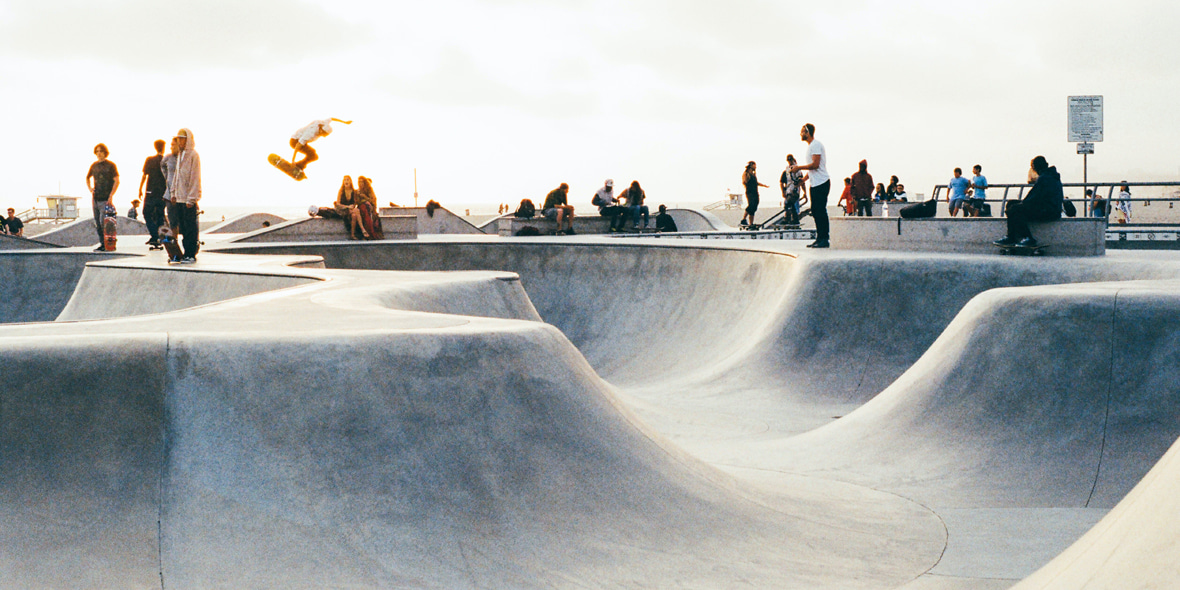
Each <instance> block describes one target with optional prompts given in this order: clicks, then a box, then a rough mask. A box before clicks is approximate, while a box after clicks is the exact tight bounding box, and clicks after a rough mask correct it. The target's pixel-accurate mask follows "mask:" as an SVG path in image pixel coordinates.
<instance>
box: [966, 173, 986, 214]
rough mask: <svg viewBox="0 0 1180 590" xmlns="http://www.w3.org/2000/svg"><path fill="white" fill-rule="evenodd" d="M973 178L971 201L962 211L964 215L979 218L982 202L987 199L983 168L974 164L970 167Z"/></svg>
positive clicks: (981, 211)
mask: <svg viewBox="0 0 1180 590" xmlns="http://www.w3.org/2000/svg"><path fill="white" fill-rule="evenodd" d="M971 172H972V173H974V174H975V176H972V177H971V199H970V200H969V201H968V202H967V206H966V207H965V208H964V209H963V214H964V215H971V216H972V217H979V216H980V215H981V214H982V213H983V205H984V201H985V200H986V199H987V177H986V176H984V175H983V166H980V165H979V164H976V165H975V166H972V167H971Z"/></svg>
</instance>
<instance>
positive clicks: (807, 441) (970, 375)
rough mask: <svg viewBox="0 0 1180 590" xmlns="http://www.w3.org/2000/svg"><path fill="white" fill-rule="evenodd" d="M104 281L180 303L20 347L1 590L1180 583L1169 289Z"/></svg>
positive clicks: (645, 253) (617, 244)
mask: <svg viewBox="0 0 1180 590" xmlns="http://www.w3.org/2000/svg"><path fill="white" fill-rule="evenodd" d="M18 254H19V253H14V254H12V255H11V256H17V255H18ZM242 254H252V255H251V256H244V255H242ZM24 255H25V256H31V254H24ZM75 255H79V256H80V255H82V253H75ZM6 256H7V255H6ZM4 260H5V256H0V262H3V261H4ZM456 271H460V272H456ZM79 274H81V273H79ZM168 274H172V275H176V276H173V277H169V278H164V277H163V276H161V275H168ZM185 274H188V275H194V276H193V277H188V276H182V275H185ZM104 275H106V276H104ZM195 275H201V276H195ZM218 276H220V280H214V279H215V278H216V277H218ZM517 277H519V279H518V278H517ZM194 281H195V282H194ZM74 282H75V283H76V286H77V288H76V290H75V291H76V292H75V295H74V297H75V298H76V299H78V300H79V305H81V304H82V300H85V301H86V302H87V303H86V305H88V306H90V305H92V304H93V302H94V301H100V302H101V301H104V300H105V301H111V302H115V301H120V302H121V301H123V300H124V299H135V298H136V295H137V294H143V295H147V296H148V297H147V299H149V300H151V301H150V302H149V303H142V302H141V303H118V304H112V305H111V307H110V311H111V312H113V313H111V315H114V316H118V317H113V318H111V319H105V320H86V321H78V320H71V321H66V320H65V318H63V321H58V322H46V323H36V324H20V325H11V326H0V359H3V366H4V367H5V374H6V375H7V376H12V377H13V379H11V383H13V384H14V386H13V387H10V388H9V389H6V390H4V391H2V392H0V437H3V440H4V445H3V450H2V451H0V461H3V464H0V470H2V471H3V472H4V473H6V474H12V475H11V476H10V477H6V478H4V479H3V480H0V493H3V494H4V497H5V498H6V501H5V502H4V503H3V505H2V506H0V519H3V522H4V523H6V526H3V527H0V540H2V541H3V542H0V585H4V586H11V587H63V588H99V587H112V586H117V587H170V588H215V587H226V588H229V587H233V588H271V587H294V588H303V587H358V588H388V587H412V588H428V587H446V588H486V587H496V588H499V587H512V588H533V587H536V588H541V587H545V588H552V587H561V588H588V587H589V588H607V587H612V588H614V587H619V588H685V587H688V588H731V587H765V588H817V587H822V588H906V589H918V590H929V589H934V588H939V589H943V590H947V589H965V588H973V589H991V588H1006V587H1009V586H1011V585H1012V584H1015V583H1017V582H1018V581H1019V580H1020V579H1021V578H1024V577H1025V576H1029V575H1030V574H1032V577H1031V578H1029V580H1028V581H1027V582H1026V584H1033V583H1036V584H1040V585H1034V586H1028V587H1054V588H1056V587H1062V588H1065V587H1082V584H1080V583H1076V582H1077V581H1082V582H1084V583H1088V584H1091V586H1086V587H1101V588H1106V587H1109V588H1122V587H1164V586H1167V582H1168V581H1169V580H1174V579H1176V577H1175V576H1176V573H1175V569H1174V563H1175V561H1174V559H1171V558H1174V554H1173V553H1172V549H1173V548H1174V547H1175V546H1176V541H1177V539H1178V535H1177V533H1175V532H1174V531H1175V530H1177V529H1176V527H1174V526H1169V524H1170V520H1169V519H1170V518H1171V516H1170V515H1171V514H1172V513H1173V512H1175V510H1172V509H1170V506H1171V504H1170V503H1174V502H1173V500H1172V499H1171V498H1172V497H1174V496H1175V493H1174V492H1175V490H1174V489H1173V488H1174V486H1173V485H1172V480H1174V479H1175V478H1171V477H1170V474H1171V473H1172V472H1173V471H1175V470H1173V469H1171V468H1170V465H1171V463H1170V462H1169V461H1171V459H1170V457H1172V456H1173V455H1174V452H1169V453H1170V454H1168V455H1166V456H1165V452H1168V451H1167V450H1168V448H1169V446H1171V445H1172V444H1173V442H1174V441H1175V440H1176V437H1177V435H1180V419H1177V416H1178V415H1180V412H1177V409H1178V408H1177V403H1180V395H1178V394H1177V391H1176V389H1175V383H1176V382H1177V378H1180V374H1177V371H1178V370H1180V369H1177V368H1176V367H1180V362H1176V361H1177V360H1180V358H1178V357H1180V338H1177V337H1176V335H1175V334H1176V333H1177V328H1178V327H1180V324H1178V320H1176V319H1175V318H1176V317H1180V314H1178V313H1177V312H1180V289H1178V288H1177V287H1180V256H1174V255H1170V253H1150V254H1143V253H1123V252H1120V253H1111V254H1108V255H1107V256H1104V257H1091V258H1071V259H1034V258H1012V257H1000V256H967V255H937V254H925V255H914V254H891V253H882V252H831V251H829V252H812V251H808V250H806V249H804V248H802V246H801V245H799V244H793V243H787V242H778V243H770V242H758V243H752V242H745V243H740V244H735V243H733V242H729V243H689V244H683V243H675V244H669V243H667V242H665V241H659V242H658V243H653V242H652V241H649V240H644V239H641V238H631V239H626V238H625V239H607V238H594V237H582V236H577V237H574V238H568V239H558V238H540V239H538V238H533V239H494V238H492V239H483V240H480V241H477V242H468V241H464V240H450V241H426V242H422V241H418V242H378V243H373V242H363V243H330V242H329V243H309V244H302V245H300V244H232V245H231V244H221V245H211V246H210V247H208V248H207V249H206V251H204V252H203V253H202V256H201V259H200V260H199V261H198V263H197V264H195V265H191V266H187V267H169V266H167V265H164V264H161V263H160V262H159V261H157V260H155V259H154V258H153V257H152V256H150V255H149V256H145V257H141V258H133V259H124V260H118V261H114V262H109V261H108V262H102V263H96V264H93V265H91V266H90V267H88V268H87V269H86V272H85V274H81V278H80V279H75V281H74ZM149 283H151V284H157V283H158V285H157V287H158V288H157V287H148V286H146V285H147V284H149ZM219 284H220V285H223V286H224V289H219V288H218V285H219ZM69 286H70V288H71V289H73V283H71V284H70V285H69ZM167 286H173V287H175V288H172V289H169V288H167ZM188 291H194V292H195V293H188ZM141 299H142V298H141ZM168 299H174V301H172V302H171V303H169V302H158V301H156V300H168ZM190 302H191V303H194V304H195V305H196V307H187V306H188V305H189V304H190ZM71 305H73V303H71ZM78 309H81V307H79V308H78ZM90 309H92V310H93V309H101V305H99V306H97V307H91V308H90ZM165 310H175V311H165ZM94 313H105V312H101V311H99V312H95V311H90V312H87V314H94ZM79 317H87V316H86V315H85V314H83V315H80V316H79ZM89 317H95V316H94V315H90V316H89ZM101 379H106V381H101V382H100V381H99V380H101ZM6 380H7V379H6ZM93 383H101V386H99V387H95V386H92V385H91V384H93ZM1161 456H1165V459H1164V461H1163V462H1159V463H1158V464H1157V461H1159V459H1160V457H1161ZM1153 466H1154V468H1153ZM1145 475H1146V477H1145ZM1136 484H1138V487H1135V486H1136ZM1133 487H1134V488H1135V490H1134V491H1133V492H1131V493H1130V495H1126V498H1125V499H1124V495H1125V494H1127V492H1128V490H1131V489H1132V488H1133ZM1171 508H1174V507H1171ZM1157 509H1158V510H1161V512H1157ZM1108 510H1109V511H1110V514H1109V515H1107V511H1108ZM1152 519H1154V521H1153V520H1152ZM1124 522H1126V523H1130V524H1121V523H1124ZM1140 522H1141V523H1143V524H1135V523H1140ZM1095 523H1097V525H1096V526H1095ZM1091 527H1093V529H1092V530H1091V531H1090V532H1089V533H1085V532H1086V531H1087V530H1088V529H1091ZM1140 532H1143V534H1142V535H1141V536H1143V537H1145V538H1143V539H1136V541H1137V542H1135V543H1130V542H1128V541H1127V539H1128V538H1129V537H1130V536H1133V535H1137V534H1140ZM1079 537H1081V541H1078V542H1077V545H1075V546H1074V547H1073V548H1068V547H1069V546H1070V544H1071V543H1074V542H1075V540H1077V539H1078V538H1079ZM1067 548H1068V549H1067ZM1063 551H1064V553H1062V552H1063ZM1059 554H1060V555H1061V557H1060V558H1058V559H1056V560H1054V559H1053V558H1054V557H1055V556H1057V555H1059ZM1136 564H1138V565H1139V567H1140V568H1141V569H1144V570H1146V571H1139V572H1134V571H1131V570H1132V569H1133V568H1134V567H1135V566H1136ZM1142 564H1147V565H1146V566H1143V565H1142ZM1038 568H1043V569H1042V570H1041V571H1040V572H1038V573H1036V574H1033V572H1034V571H1036V570H1037V569H1038ZM1128 580H1129V582H1128ZM1120 581H1121V583H1120ZM1054 584H1056V585H1054Z"/></svg>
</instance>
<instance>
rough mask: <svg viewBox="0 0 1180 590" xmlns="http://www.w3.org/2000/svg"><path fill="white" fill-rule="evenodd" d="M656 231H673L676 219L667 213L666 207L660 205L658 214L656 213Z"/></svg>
mask: <svg viewBox="0 0 1180 590" xmlns="http://www.w3.org/2000/svg"><path fill="white" fill-rule="evenodd" d="M656 231H658V232H674V231H676V220H675V219H672V216H671V215H668V208H667V207H665V206H664V205H660V214H659V215H656Z"/></svg>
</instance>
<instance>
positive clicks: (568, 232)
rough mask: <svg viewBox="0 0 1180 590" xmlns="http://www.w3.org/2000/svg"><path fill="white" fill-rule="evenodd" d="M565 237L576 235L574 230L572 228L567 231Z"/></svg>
mask: <svg viewBox="0 0 1180 590" xmlns="http://www.w3.org/2000/svg"><path fill="white" fill-rule="evenodd" d="M565 235H567V236H572V235H574V228H572V227H571V228H569V229H567V230H565Z"/></svg>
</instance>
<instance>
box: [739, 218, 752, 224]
mask: <svg viewBox="0 0 1180 590" xmlns="http://www.w3.org/2000/svg"><path fill="white" fill-rule="evenodd" d="M741 225H750V224H749V223H746V220H745V219H743V220H742V223H741Z"/></svg>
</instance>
